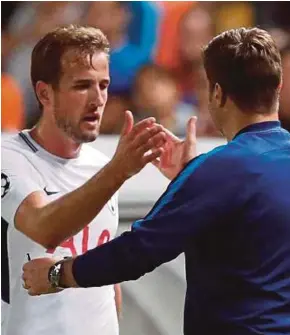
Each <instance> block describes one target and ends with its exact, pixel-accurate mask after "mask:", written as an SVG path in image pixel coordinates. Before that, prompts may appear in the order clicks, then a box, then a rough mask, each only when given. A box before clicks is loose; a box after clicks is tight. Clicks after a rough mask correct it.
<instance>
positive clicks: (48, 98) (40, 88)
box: [35, 81, 53, 107]
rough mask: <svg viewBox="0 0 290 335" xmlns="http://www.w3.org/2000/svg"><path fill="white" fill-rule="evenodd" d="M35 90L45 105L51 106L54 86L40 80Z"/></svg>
mask: <svg viewBox="0 0 290 335" xmlns="http://www.w3.org/2000/svg"><path fill="white" fill-rule="evenodd" d="M35 92H36V95H37V98H38V100H39V101H40V102H41V104H42V106H43V107H49V106H51V105H52V103H53V100H52V99H53V94H52V93H53V92H52V87H51V85H49V84H46V83H45V82H43V81H38V82H37V83H36V86H35Z"/></svg>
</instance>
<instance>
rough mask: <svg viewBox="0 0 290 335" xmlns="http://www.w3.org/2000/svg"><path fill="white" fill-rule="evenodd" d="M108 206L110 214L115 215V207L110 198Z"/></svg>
mask: <svg viewBox="0 0 290 335" xmlns="http://www.w3.org/2000/svg"><path fill="white" fill-rule="evenodd" d="M108 206H109V209H110V211H111V212H112V214H113V215H116V212H117V208H116V206H117V205H116V204H115V201H114V200H113V199H112V198H111V199H110V200H109V201H108Z"/></svg>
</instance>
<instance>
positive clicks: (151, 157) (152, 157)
mask: <svg viewBox="0 0 290 335" xmlns="http://www.w3.org/2000/svg"><path fill="white" fill-rule="evenodd" d="M163 152H164V149H163V148H162V147H161V148H158V149H154V150H153V151H152V152H151V153H150V154H148V155H146V156H144V158H143V163H144V165H146V164H148V163H153V164H154V165H155V163H156V162H157V161H158V158H159V157H160V156H162V154H163Z"/></svg>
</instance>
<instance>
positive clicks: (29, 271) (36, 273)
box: [22, 258, 60, 295]
mask: <svg viewBox="0 0 290 335" xmlns="http://www.w3.org/2000/svg"><path fill="white" fill-rule="evenodd" d="M57 261H58V259H56V258H36V259H33V260H32V261H29V262H28V263H26V264H24V265H23V268H22V270H23V274H22V279H23V287H24V288H25V289H26V290H27V291H28V294H29V295H41V294H49V293H57V292H60V290H59V289H54V288H52V287H51V285H50V283H49V281H48V271H49V269H50V267H51V266H52V265H54V264H55V263H56V262H57Z"/></svg>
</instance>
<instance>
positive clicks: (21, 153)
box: [1, 134, 31, 164]
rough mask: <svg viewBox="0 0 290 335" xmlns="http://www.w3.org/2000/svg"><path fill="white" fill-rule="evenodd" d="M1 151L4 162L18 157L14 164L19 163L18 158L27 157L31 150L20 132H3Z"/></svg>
mask: <svg viewBox="0 0 290 335" xmlns="http://www.w3.org/2000/svg"><path fill="white" fill-rule="evenodd" d="M1 153H2V163H3V162H5V161H9V160H10V159H14V160H15V159H16V160H15V161H14V164H17V160H18V159H20V160H21V159H26V156H29V154H31V151H30V150H29V148H28V147H27V146H25V144H24V143H23V142H22V140H21V138H20V136H19V134H4V135H3V134H2V139H1Z"/></svg>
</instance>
